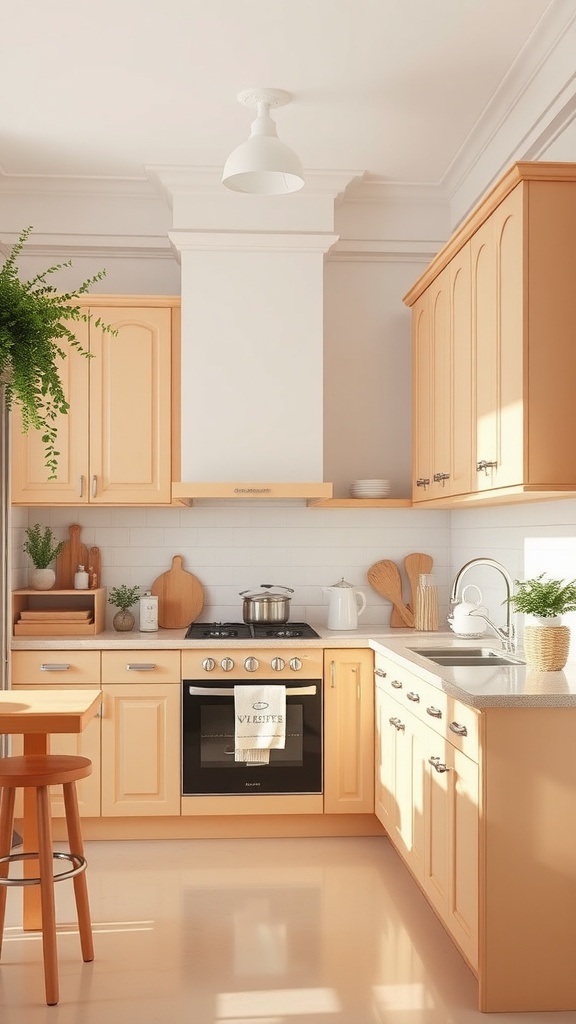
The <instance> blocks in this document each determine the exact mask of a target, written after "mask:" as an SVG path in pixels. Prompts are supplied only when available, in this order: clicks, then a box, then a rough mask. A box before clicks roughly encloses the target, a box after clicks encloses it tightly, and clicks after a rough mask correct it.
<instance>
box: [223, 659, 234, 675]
mask: <svg viewBox="0 0 576 1024" xmlns="http://www.w3.org/2000/svg"><path fill="white" fill-rule="evenodd" d="M220 667H221V669H222V670H223V671H224V672H231V671H232V669H233V668H234V662H233V660H232V658H222V661H221V662H220Z"/></svg>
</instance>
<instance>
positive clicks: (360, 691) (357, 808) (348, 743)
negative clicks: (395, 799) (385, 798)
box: [324, 650, 374, 814]
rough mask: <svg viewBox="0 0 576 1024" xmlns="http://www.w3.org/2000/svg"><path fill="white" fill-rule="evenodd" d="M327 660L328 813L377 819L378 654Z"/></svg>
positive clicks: (343, 654) (335, 655)
mask: <svg viewBox="0 0 576 1024" xmlns="http://www.w3.org/2000/svg"><path fill="white" fill-rule="evenodd" d="M325 658H326V661H325V680H326V682H325V688H324V736H325V741H324V811H325V813H326V814H350V813H354V814H363V813H366V814H373V813H374V681H373V654H372V651H369V650H349V651H345V650H341V651H330V652H327V653H326V655H325Z"/></svg>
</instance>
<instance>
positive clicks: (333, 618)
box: [322, 577, 366, 629]
mask: <svg viewBox="0 0 576 1024" xmlns="http://www.w3.org/2000/svg"><path fill="white" fill-rule="evenodd" d="M322 591H323V592H324V593H325V594H329V595H330V600H329V602H328V622H327V626H328V629H356V627H357V626H358V616H359V615H362V612H363V611H364V609H365V607H366V598H365V596H364V594H363V593H362V591H361V590H359V589H358V587H355V586H353V584H352V583H346V580H345V579H344V577H342V579H341V580H340V581H339V582H338V583H335V584H334V586H333V587H322Z"/></svg>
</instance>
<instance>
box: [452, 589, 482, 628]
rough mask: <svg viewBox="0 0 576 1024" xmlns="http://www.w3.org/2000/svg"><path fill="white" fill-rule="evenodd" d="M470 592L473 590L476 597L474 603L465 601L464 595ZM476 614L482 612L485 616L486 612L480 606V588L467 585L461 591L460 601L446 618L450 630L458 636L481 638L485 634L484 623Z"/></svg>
mask: <svg viewBox="0 0 576 1024" xmlns="http://www.w3.org/2000/svg"><path fill="white" fill-rule="evenodd" d="M470 590H475V591H476V593H477V595H478V599H477V600H476V601H475V602H474V601H467V600H466V594H467V592H469V591H470ZM478 612H483V614H484V615H486V614H487V613H488V610H487V609H486V608H484V607H483V605H482V591H481V590H480V588H479V587H477V586H476V584H475V583H469V584H468V586H467V587H464V590H463V591H462V601H461V602H460V604H457V605H456V606H455V607H454V611H453V612H452V614H451V615H450V616H449V618H448V622H449V623H450V628H451V629H452V630H453V631H454V632H455V633H457V634H458V636H482V635H483V634H484V633H485V632H486V621H485V619H483V618H482V617H481V616H480V615H478Z"/></svg>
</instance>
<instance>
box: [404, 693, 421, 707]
mask: <svg viewBox="0 0 576 1024" xmlns="http://www.w3.org/2000/svg"><path fill="white" fill-rule="evenodd" d="M406 696H407V698H408V700H413V701H414V703H415V704H419V703H420V694H419V693H416V692H415V691H414V690H409V691H408V693H407V694H406Z"/></svg>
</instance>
